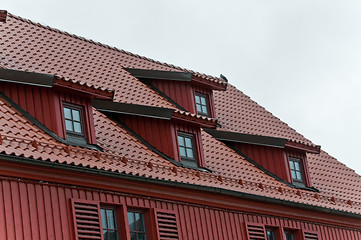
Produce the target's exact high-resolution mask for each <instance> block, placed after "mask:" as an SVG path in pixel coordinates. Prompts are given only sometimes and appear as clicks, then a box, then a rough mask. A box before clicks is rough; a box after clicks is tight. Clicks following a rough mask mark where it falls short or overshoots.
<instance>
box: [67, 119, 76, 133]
mask: <svg viewBox="0 0 361 240" xmlns="http://www.w3.org/2000/svg"><path fill="white" fill-rule="evenodd" d="M65 129H66V130H67V131H72V132H73V131H74V129H73V122H72V121H70V120H65Z"/></svg>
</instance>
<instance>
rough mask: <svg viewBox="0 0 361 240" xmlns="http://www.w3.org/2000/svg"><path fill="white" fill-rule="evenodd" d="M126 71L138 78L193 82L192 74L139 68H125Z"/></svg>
mask: <svg viewBox="0 0 361 240" xmlns="http://www.w3.org/2000/svg"><path fill="white" fill-rule="evenodd" d="M125 70H126V71H128V72H129V73H130V74H132V75H133V76H134V77H136V78H146V79H163V80H173V81H187V82H190V81H192V73H190V72H174V71H160V70H148V69H137V68H125Z"/></svg>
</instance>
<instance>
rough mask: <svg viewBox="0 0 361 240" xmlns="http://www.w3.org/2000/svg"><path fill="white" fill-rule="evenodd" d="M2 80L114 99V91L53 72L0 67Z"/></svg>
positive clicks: (0, 80) (0, 79)
mask: <svg viewBox="0 0 361 240" xmlns="http://www.w3.org/2000/svg"><path fill="white" fill-rule="evenodd" d="M0 82H11V83H18V84H25V85H32V86H38V87H46V88H53V87H56V88H66V89H69V90H72V91H76V92H82V93H85V94H87V95H90V96H93V97H95V98H99V99H113V95H114V91H113V90H111V89H105V88H100V87H96V86H92V85H89V84H86V83H81V82H76V81H72V80H70V79H66V78H63V77H59V76H56V75H53V74H45V73H36V72H27V71H21V70H12V69H5V68H0Z"/></svg>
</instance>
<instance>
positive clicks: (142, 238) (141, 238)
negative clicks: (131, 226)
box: [138, 233, 146, 240]
mask: <svg viewBox="0 0 361 240" xmlns="http://www.w3.org/2000/svg"><path fill="white" fill-rule="evenodd" d="M138 239H139V240H146V237H145V233H139V234H138Z"/></svg>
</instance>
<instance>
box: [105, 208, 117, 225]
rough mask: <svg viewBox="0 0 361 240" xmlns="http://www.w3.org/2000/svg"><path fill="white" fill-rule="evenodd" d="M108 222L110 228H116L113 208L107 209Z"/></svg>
mask: <svg viewBox="0 0 361 240" xmlns="http://www.w3.org/2000/svg"><path fill="white" fill-rule="evenodd" d="M107 222H108V228H110V229H115V224H116V223H115V218H114V211H113V210H111V209H107Z"/></svg>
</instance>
